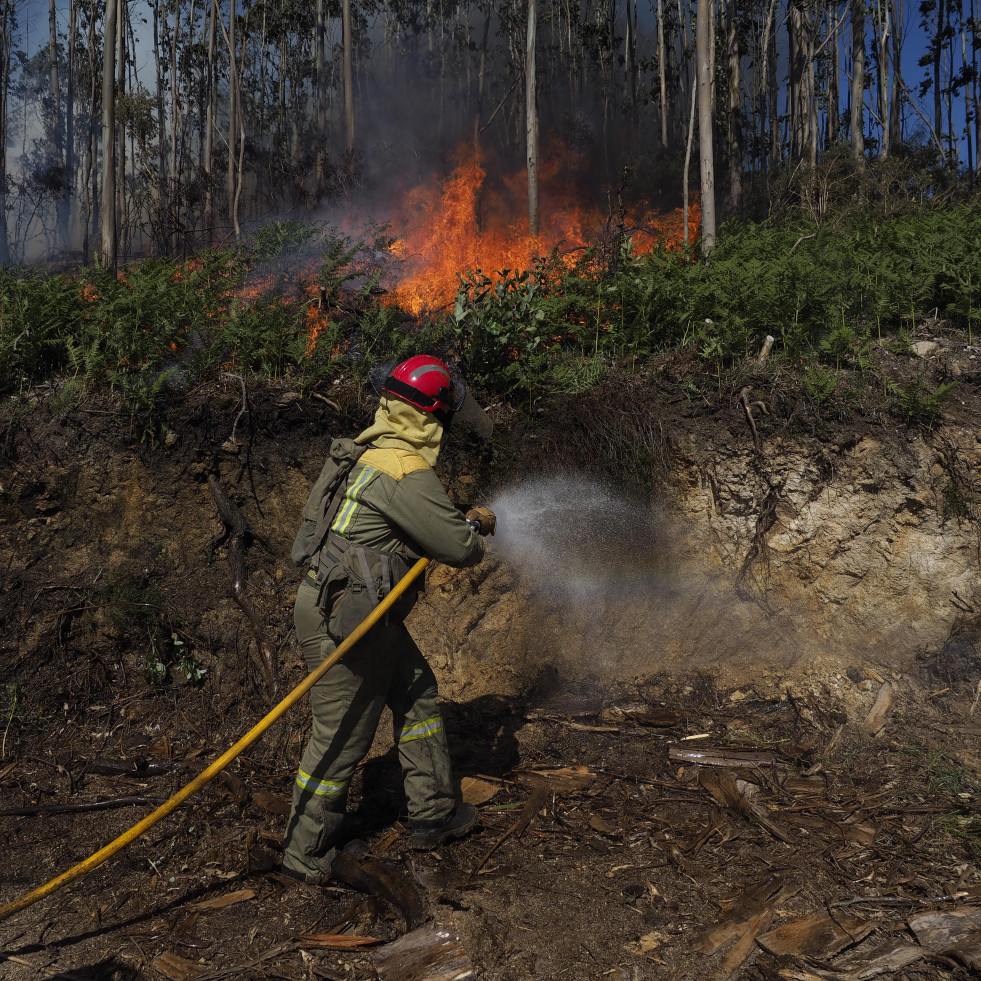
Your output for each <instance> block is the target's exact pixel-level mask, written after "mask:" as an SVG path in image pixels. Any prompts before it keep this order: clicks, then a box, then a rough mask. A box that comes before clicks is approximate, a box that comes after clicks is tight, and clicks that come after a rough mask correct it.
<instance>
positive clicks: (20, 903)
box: [0, 559, 429, 921]
mask: <svg viewBox="0 0 981 981" xmlns="http://www.w3.org/2000/svg"><path fill="white" fill-rule="evenodd" d="M428 564H429V559H419V561H418V562H416V564H415V565H414V566H413V567H412V568H411V569H410V570H409V571H408V572H407V573H406V574H405V575H404V576H403V577H402V579H401V580H400V581H399V583H398V585H397V586H395V587H394V589H392V591H391V592H390V593H389V594H388V595H387V596H386V597H385V598H384V599H383V600H382V601H381V602H380V603H379V604H378V606H376V607H375V609H374V610H372V611H371V613H370V614H369V615H368V616H367V617H365V619H364V621H363V622H362V623H361V624H359V625H358V627H356V628H355V630H354V632H353V633H352V634H350V636H348V637H346V638H345V639H344V640H343V641H342V642H341V643H340V644H339V645H338V647H337V650H335V651H334V653H333V654H331V655H330V657H328V658H327V659H326V660H325V661H324V662H323V663H322V664H321V665H320V666H319V667H318V668H317V669H316V670H315V671H313V672H311V673H310V674H309V675H307V677H306V678H305V679H304V680H303V681H302V682H300V684H298V685H297V686H296V688H294V689H293V690H292V691H291V692H290V693H289V694H288V695H287V696H286V697H285V698H284V699H283V700H282V701H281V702H280V703H279V704H278V705H277V706H276V707H275V708H274V709H272V711H270V712H269V713H268V714H267V715H266V716H265V717H264V718H263V719H262V720H261V721H260V722H258V723H257V724H256V725H255V726H253V727H252V729H250V730H249V731H248V732H247V733H246V734H245V735H244V736H242V738H241V739H240V740H239V741H238V742H237V743H235V745H234V746H232V747H231V748H230V749H229V750H228V751H227V752H226V753H225V754H224V755H223V756H219V757H218V759H216V760H215V761H214V763H212V764H211V765H210V766H209V767H208V768H207V769H206V770H204V771H202V772H201V773H200V774H198V776H196V777H195V778H194V779H193V780H192V781H191V782H190V783H189V784H188V785H187V786H186V787H184V788H183V789H182V790H180V791H178V792H177V793H176V794H174V796H173V797H171V798H170V800H168V801H166V802H165V803H163V804H161V805H160V806H159V807H158V808H157V809H156V810H155V811H154V812H153V813H152V814H149V815H147V817H145V818H144V819H143V820H142V821H140V822H139V823H138V824H134V825H133V827H132V828H130V829H129V831H127V832H125V833H124V834H121V835H120V836H119V837H118V838H117V839H116V840H115V841H113V842H111V843H110V844H108V845H106V846H105V848H102V849H100V850H99V851H97V852H96V853H95V854H94V855H90V856H89V857H88V858H87V859H85V861H84V862H79V864H78V865H76V866H74V867H73V868H70V869H69V870H68V871H67V872H63V873H62V874H61V875H59V876H58V877H57V878H55V879H52V880H51V881H50V882H48V883H46V884H45V885H43V886H39V887H38V888H37V889H35V890H34V891H33V892H29V893H27V894H26V895H24V896H21V897H20V899H15V900H14V901H13V902H12V903H7V905H6V906H3V907H0V921H2V920H5V919H6V918H7V917H8V916H11V915H13V914H14V913H17V912H19V911H20V910H22V909H25V908H26V907H28V906H30V905H31V904H32V903H36V902H37V901H38V900H39V899H43V898H44V897H45V896H48V895H50V894H51V893H53V892H55V891H56V890H58V889H60V888H61V887H62V886H63V885H66V884H67V883H69V882H72V881H73V880H74V879H78V878H80V877H81V876H83V875H85V873H86V872H90V871H91V870H92V869H94V868H96V867H97V866H99V865H101V864H102V863H103V862H104V861H105V860H106V859H107V858H109V857H110V856H111V855H115V854H116V852H118V851H119V850H120V849H122V848H125V846H126V845H128V844H129V843H130V842H131V841H133V840H135V839H136V838H139V836H140V835H141V834H143V832H144V831H148V830H149V829H150V828H152V827H153V825H155V824H156V823H157V822H158V821H159V820H160V819H161V818H163V817H166V816H167V815H168V814H170V812H171V811H173V810H175V809H176V808H177V807H178V806H179V805H180V804H182V803H183V802H184V801H185V800H187V798H188V797H190V796H191V794H193V793H195V792H196V791H198V790H200V789H201V788H202V787H203V786H204V785H205V784H206V783H208V781H210V780H212V779H213V778H214V777H216V776H217V775H218V774H219V773H221V771H222V770H224V769H225V767H226V766H228V764H229V763H231V762H232V760H234V759H235V757H236V756H238V755H239V754H240V753H241V752H242V751H243V750H244V749H247V748H248V747H249V746H251V745H252V743H254V742H255V741H256V739H258V738H259V736H261V735H262V733H264V732H265V731H266V730H267V729H268V728H269V727H270V726H271V725H272V724H273V723H274V722H275V721H276V720H277V719H279V718H280V717H281V716H282V715H284V714H285V713H286V712H287V711H288V710H289V709H290V708H292V707H293V706H294V705H295V704H296V703H297V702H298V701H299V700H300V699H301V698H302V697H303V696H304V695H305V694H306V693H307V692H308V691H309V690H310V689H311V688H312V687H313V686H314V685H315V684H316V683H317V682H318V681H319V680H320V679H321V678H322V677H323V675H324V674H325V673H326V672H327V671H328V670H330V668H332V667H333V666H334V665H335V664H336V663H337V662H338V661H339V660H340V659H341V658H342V657H343V656H344V655H345V654H346V653H347V652H348V651H349V650H350V649H351V648H352V647H353V646H354V645H355V644H356V643H357V642H358V641H359V640H360V639H361V638H362V637H364V635H365V634H366V633H367V632H368V631H369V630H371V628H372V627H373V626H374V625H375V624H376V623H377V622H378V621H379V620H380V619H381V618H382V617H383V616H384V615H385V613H386V611H387V610H388V608H389V607H390V606H391V605H392V604H393V603H394V602H395V601H396V600H397V599H398V598H399V597H400V596H401V595H402V594H403V593H404V592H405V591H406V589H408V587H409V585H410V584H411V583H412V581H413V580H414V579H416V578H417V577H418V575H419V574H420V573H421V572H422V570H423V569H425V568H426V566H427V565H428Z"/></svg>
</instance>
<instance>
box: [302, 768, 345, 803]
mask: <svg viewBox="0 0 981 981" xmlns="http://www.w3.org/2000/svg"><path fill="white" fill-rule="evenodd" d="M296 785H297V786H298V787H299V788H300V790H308V791H309V792H310V793H312V794H313V796H314V797H335V796H337V795H338V794H343V793H344V790H345V788H346V786H347V785H346V784H343V783H338V782H337V781H336V780H316V779H314V777H312V776H311V775H310V774H309V773H305V772H304V771H303V770H298V771H297V774H296Z"/></svg>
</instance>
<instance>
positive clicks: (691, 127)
mask: <svg viewBox="0 0 981 981" xmlns="http://www.w3.org/2000/svg"><path fill="white" fill-rule="evenodd" d="M697 105H698V87H697V86H696V87H695V88H693V89H692V90H691V112H690V113H689V114H688V128H687V130H686V132H685V166H684V172H683V173H684V176H683V178H682V184H681V206H682V210H683V214H684V239H683V241H684V243H685V248H687V247H688V243H689V241H690V240H691V232H690V228H689V221H688V187H689V183H690V181H689V170H690V168H691V147H692V143H693V142H694V140H695V107H696V106H697Z"/></svg>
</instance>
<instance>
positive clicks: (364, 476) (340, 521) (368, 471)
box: [331, 467, 378, 535]
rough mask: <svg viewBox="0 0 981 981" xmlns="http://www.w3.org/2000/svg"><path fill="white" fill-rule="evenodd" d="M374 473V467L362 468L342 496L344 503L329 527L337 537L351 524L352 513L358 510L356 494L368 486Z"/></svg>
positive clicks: (375, 471)
mask: <svg viewBox="0 0 981 981" xmlns="http://www.w3.org/2000/svg"><path fill="white" fill-rule="evenodd" d="M376 473H378V471H377V470H375V468H374V467H362V469H361V473H359V474H358V479H357V480H355V482H354V483H353V484H351V486H350V487H349V488H348V489H347V492H346V493H345V494H344V502H343V504H342V505H341V509H340V510H339V511H338V512H337V517H336V518H335V519H334V523H333V525H331V531H335V532H337V534H339V535H343V534H344V532H345V531H347V529H348V527H349V525H350V524H351V519H352V518H353V517H354V512H355V511H357V509H358V494H360V493H361V491H363V490H364V489H365V487H367V486H368V483H369V482H370V480H371V478H372V477H374V476H375V474H376Z"/></svg>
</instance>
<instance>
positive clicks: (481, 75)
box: [473, 6, 493, 152]
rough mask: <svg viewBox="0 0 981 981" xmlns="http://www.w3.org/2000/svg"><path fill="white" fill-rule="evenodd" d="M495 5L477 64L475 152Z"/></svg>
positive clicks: (477, 148)
mask: <svg viewBox="0 0 981 981" xmlns="http://www.w3.org/2000/svg"><path fill="white" fill-rule="evenodd" d="M492 11H493V7H491V6H488V8H487V16H486V17H485V18H484V36H483V38H482V40H481V42H480V56H479V61H478V64H477V109H476V112H475V113H474V117H473V148H474V151H475V152H478V151H479V150H480V132H481V130H480V127H481V124H482V122H483V115H484V94H485V88H486V85H487V45H488V41H489V39H490V25H491V13H492Z"/></svg>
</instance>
